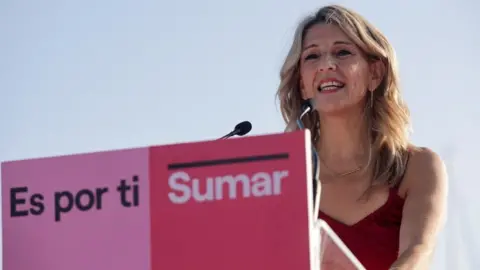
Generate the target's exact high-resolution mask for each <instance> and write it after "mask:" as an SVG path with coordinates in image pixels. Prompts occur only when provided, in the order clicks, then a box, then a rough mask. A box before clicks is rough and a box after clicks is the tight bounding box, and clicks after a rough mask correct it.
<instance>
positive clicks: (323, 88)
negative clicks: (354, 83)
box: [317, 81, 345, 93]
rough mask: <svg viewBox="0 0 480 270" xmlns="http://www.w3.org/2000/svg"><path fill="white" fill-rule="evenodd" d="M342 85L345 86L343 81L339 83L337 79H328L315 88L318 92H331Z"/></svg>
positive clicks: (341, 87)
mask: <svg viewBox="0 0 480 270" xmlns="http://www.w3.org/2000/svg"><path fill="white" fill-rule="evenodd" d="M343 87H345V84H344V83H341V82H338V81H329V82H325V83H322V84H320V85H319V86H318V88H317V90H318V91H319V92H320V93H333V92H337V91H339V90H341V89H343Z"/></svg>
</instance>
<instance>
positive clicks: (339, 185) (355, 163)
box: [278, 5, 447, 270]
mask: <svg viewBox="0 0 480 270" xmlns="http://www.w3.org/2000/svg"><path fill="white" fill-rule="evenodd" d="M278 97H279V99H280V102H281V110H282V115H283V117H284V119H285V121H286V123H287V127H289V128H290V129H291V128H292V127H293V129H295V128H294V126H295V119H296V118H297V117H298V116H299V114H300V106H301V104H302V102H303V101H304V100H306V99H309V98H311V99H312V100H313V103H314V107H315V110H316V112H314V113H310V114H309V115H307V116H306V117H305V118H304V122H305V126H306V127H307V128H309V129H310V131H311V134H312V143H313V144H314V145H315V146H316V148H317V150H318V153H319V160H320V181H321V199H320V212H321V213H320V218H321V219H323V220H325V221H326V222H327V223H328V224H329V225H330V226H331V227H332V228H333V230H334V231H335V232H336V233H337V234H338V235H339V236H340V238H341V239H342V240H343V241H344V242H345V244H346V245H347V246H348V247H349V249H350V250H351V251H352V252H353V253H354V254H355V256H356V257H357V258H358V259H359V260H360V262H361V263H362V264H363V265H364V266H365V267H366V269H369V270H376V269H380V270H382V269H408V270H411V269H427V268H428V264H429V263H430V259H431V255H432V252H433V249H434V245H435V241H436V237H437V234H438V231H439V230H440V228H441V226H442V225H443V222H444V219H445V211H446V193H447V175H446V171H445V168H444V165H443V163H442V161H441V159H440V158H439V156H438V155H437V154H436V153H435V152H433V151H432V150H430V149H428V148H423V147H416V146H414V145H412V144H411V143H410V142H409V140H408V136H407V130H408V129H407V127H408V124H409V113H408V109H407V107H406V105H405V104H404V102H403V101H402V99H401V97H400V89H399V79H398V70H397V67H396V60H395V53H394V50H393V48H392V47H391V45H390V44H389V42H388V40H387V39H386V37H385V36H384V35H383V34H382V33H381V32H380V31H379V30H378V29H377V28H375V27H374V26H373V25H371V24H370V23H369V22H367V21H366V20H365V19H364V18H362V17H361V16H360V15H358V14H357V13H355V12H353V11H351V10H349V9H346V8H344V7H341V6H336V5H333V6H326V7H323V8H321V9H320V10H319V11H318V12H317V13H316V14H315V15H314V16H310V17H308V18H306V19H305V20H304V21H303V22H302V23H301V24H300V25H299V26H298V28H297V31H296V33H295V37H294V41H293V44H292V47H291V50H290V52H289V54H288V56H287V58H286V60H285V63H284V65H283V67H282V70H281V83H280V86H279V89H278Z"/></svg>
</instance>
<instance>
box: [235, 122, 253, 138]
mask: <svg viewBox="0 0 480 270" xmlns="http://www.w3.org/2000/svg"><path fill="white" fill-rule="evenodd" d="M250 130H252V123H250V122H249V121H243V122H241V123H238V124H237V125H236V126H235V131H236V133H235V134H236V135H238V136H243V135H245V134H247V133H249V132H250Z"/></svg>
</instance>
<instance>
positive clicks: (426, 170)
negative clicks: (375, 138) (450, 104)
mask: <svg viewBox="0 0 480 270" xmlns="http://www.w3.org/2000/svg"><path fill="white" fill-rule="evenodd" d="M408 166H409V168H408V169H407V172H406V174H405V178H404V183H402V185H405V189H406V195H405V205H404V209H403V218H402V224H401V227H400V246H399V257H398V259H397V261H396V262H395V263H394V264H393V265H392V267H391V269H408V270H414V269H421V270H423V269H428V268H429V264H430V260H431V257H432V254H433V251H434V247H435V244H436V240H437V236H438V232H439V231H440V229H441V228H442V227H443V224H444V221H445V218H446V204H447V172H446V169H445V165H444V163H443V162H442V160H441V159H440V157H439V156H438V155H437V154H436V153H435V152H433V151H431V150H430V149H426V148H419V150H416V151H414V152H413V153H412V155H411V157H410V161H409V165H408Z"/></svg>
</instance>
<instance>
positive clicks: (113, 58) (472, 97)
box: [0, 0, 480, 269]
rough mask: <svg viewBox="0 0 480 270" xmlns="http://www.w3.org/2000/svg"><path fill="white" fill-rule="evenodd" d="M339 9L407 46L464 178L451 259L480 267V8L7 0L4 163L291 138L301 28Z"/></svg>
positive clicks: (417, 108)
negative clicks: (286, 121) (285, 106)
mask: <svg viewBox="0 0 480 270" xmlns="http://www.w3.org/2000/svg"><path fill="white" fill-rule="evenodd" d="M329 3H338V4H345V5H346V6H348V7H351V8H353V9H355V10H356V11H358V12H360V13H361V14H363V15H364V16H366V17H367V18H368V19H369V20H370V21H371V22H372V23H374V24H375V25H376V26H378V27H379V28H380V29H381V30H382V31H383V32H384V33H385V34H386V35H387V37H388V38H389V39H390V40H391V42H392V43H393V45H394V47H395V49H396V51H397V56H398V58H399V62H400V71H401V79H402V85H403V93H404V96H405V98H406V100H407V102H408V103H409V106H410V109H411V112H412V119H413V129H414V134H413V136H412V139H413V141H414V143H416V144H419V145H424V146H428V147H431V148H433V149H434V150H436V151H438V152H439V153H440V154H441V155H442V156H444V158H445V159H446V160H448V163H449V166H450V167H451V168H452V169H451V171H452V172H453V171H455V173H454V175H450V177H451V185H452V187H451V188H452V190H451V191H452V193H451V195H452V197H451V201H450V204H451V206H452V207H453V209H452V210H450V213H449V214H450V219H449V222H448V225H447V229H446V232H448V233H444V234H443V235H444V236H445V235H449V237H450V238H452V237H453V238H459V241H458V242H455V243H454V242H453V241H452V240H449V242H448V246H450V248H452V247H453V249H452V250H458V251H459V254H460V255H459V256H461V257H458V258H456V259H455V258H452V259H450V261H449V263H455V262H453V261H455V260H458V261H461V260H465V261H466V263H468V264H470V267H472V268H471V269H474V268H473V264H474V263H476V264H477V266H478V267H477V268H476V269H480V266H479V263H480V261H479V259H478V258H475V257H474V256H472V255H471V254H473V253H472V252H470V251H468V249H474V248H476V249H477V250H479V249H480V236H479V235H478V234H476V235H468V232H472V231H473V229H474V228H478V227H479V226H480V216H478V213H479V212H480V206H479V203H480V199H479V196H477V194H478V192H480V184H479V183H478V181H479V180H478V177H477V176H476V175H478V173H477V169H478V155H477V153H478V151H479V150H480V145H479V144H478V143H477V140H476V138H478V137H479V136H480V128H478V127H477V126H476V123H479V120H480V106H478V105H477V103H478V100H479V98H480V94H479V93H478V92H479V91H480V89H479V87H478V85H477V83H475V82H474V81H475V80H476V79H478V78H479V76H480V69H479V68H478V63H479V61H480V56H479V54H478V48H480V34H479V33H480V31H479V30H478V27H479V26H480V19H478V17H477V18H475V17H476V15H477V10H479V8H480V2H478V1H476V0H458V1H453V0H423V1H374V0H362V1H353V0H351V1H337V2H327V1H313V0H302V1H285V0H261V1H253V0H244V1H222V0H206V1H195V0H189V1H178V2H176V3H175V2H174V1H152V0H137V1H126V0H115V1H113V0H104V1H96V0H83V1H54V0H43V1H14V0H3V1H0V37H1V38H0V125H1V127H2V128H1V132H0V161H5V160H13V159H24V158H31V157H43V156H53V155H60V154H71V153H78V152H92V151H98V150H112V149H118V148H129V147H137V146H147V145H154V144H165V143H175V142H186V141H197V140H205V139H213V138H217V137H220V136H222V135H224V134H225V133H227V132H229V131H230V130H231V129H232V128H233V126H234V125H235V124H236V123H238V122H239V121H243V120H250V121H251V122H252V124H253V130H252V133H251V134H253V135H256V134H265V133H271V132H280V131H282V130H283V123H282V120H281V116H280V113H279V110H278V104H277V103H276V101H275V96H274V95H275V91H276V88H277V86H278V83H279V75H278V74H279V69H280V66H281V64H282V61H283V59H284V57H285V54H286V52H287V49H288V48H289V45H290V42H291V38H292V34H293V30H294V28H295V26H296V23H297V22H298V21H299V20H300V19H301V17H302V16H303V15H305V14H307V13H310V12H313V11H314V10H315V9H316V8H318V7H320V6H322V5H325V4H329ZM472 81H473V83H472ZM448 149H450V150H448ZM449 153H450V154H449ZM451 153H454V154H451ZM452 156H454V158H452ZM452 160H453V161H452ZM453 168H454V170H453ZM475 213H477V214H475ZM445 243H446V242H445V238H444V237H442V240H441V243H440V246H439V249H438V252H437V256H436V258H435V263H436V265H437V266H436V267H434V269H444V268H443V267H444V266H443V264H445V263H446V262H447V260H446V258H445V257H446V253H445V252H446V251H445V246H446V244H445ZM452 243H454V244H452ZM449 254H451V253H449ZM451 257H454V256H451ZM475 260H477V261H476V262H475ZM458 267H459V266H458ZM465 267H467V266H465ZM464 269H468V268H464Z"/></svg>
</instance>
